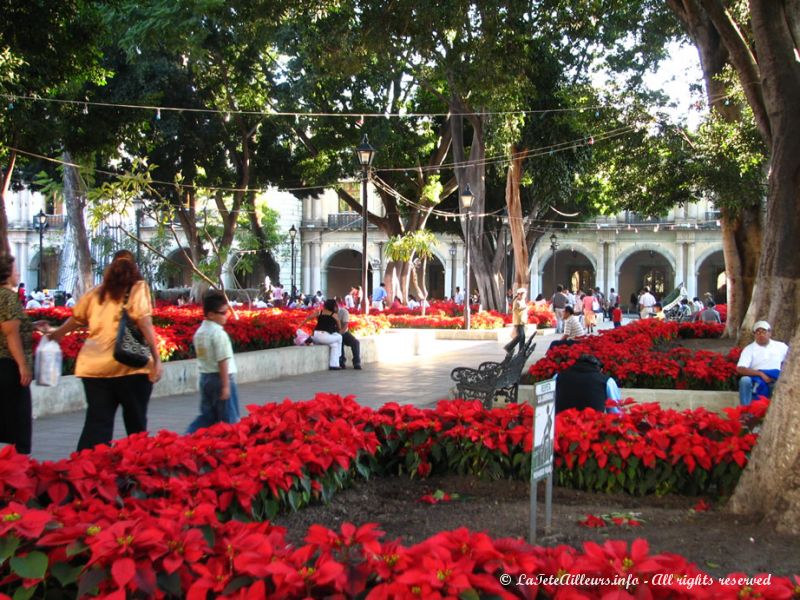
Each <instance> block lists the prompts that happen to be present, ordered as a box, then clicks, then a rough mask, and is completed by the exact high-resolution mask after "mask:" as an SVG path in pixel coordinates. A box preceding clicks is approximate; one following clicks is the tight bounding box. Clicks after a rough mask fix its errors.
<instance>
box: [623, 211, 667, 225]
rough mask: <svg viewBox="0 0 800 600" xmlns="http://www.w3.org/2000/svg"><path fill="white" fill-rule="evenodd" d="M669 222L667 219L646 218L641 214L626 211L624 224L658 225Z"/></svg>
mask: <svg viewBox="0 0 800 600" xmlns="http://www.w3.org/2000/svg"><path fill="white" fill-rule="evenodd" d="M667 222H669V221H668V219H667V218H666V217H646V216H644V215H640V214H639V213H636V212H632V211H626V212H625V221H624V223H626V224H628V225H656V224H657V223H667Z"/></svg>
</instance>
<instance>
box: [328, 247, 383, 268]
mask: <svg viewBox="0 0 800 600" xmlns="http://www.w3.org/2000/svg"><path fill="white" fill-rule="evenodd" d="M344 250H354V251H355V252H358V253H359V254H361V244H360V243H355V242H337V243H335V244H326V245H325V248H324V253H323V254H322V260H321V261H320V262H321V268H322V271H323V272H326V271H327V270H328V266H329V265H330V262H331V260H332V259H333V257H334V256H336V255H337V254H339V252H342V251H344ZM375 258H377V257H375ZM372 259H373V257H372V256H370V253H369V247H367V261H369V263H370V264H372Z"/></svg>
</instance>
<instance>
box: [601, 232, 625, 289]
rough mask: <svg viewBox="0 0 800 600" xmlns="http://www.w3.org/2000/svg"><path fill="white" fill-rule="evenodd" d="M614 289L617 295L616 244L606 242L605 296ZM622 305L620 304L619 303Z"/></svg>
mask: <svg viewBox="0 0 800 600" xmlns="http://www.w3.org/2000/svg"><path fill="white" fill-rule="evenodd" d="M611 288H614V289H615V290H616V291H617V293H618V294H619V273H617V242H608V265H607V267H606V289H605V290H603V291H604V292H605V293H606V296H607V295H608V293H609V292H610V291H611ZM620 304H622V303H620Z"/></svg>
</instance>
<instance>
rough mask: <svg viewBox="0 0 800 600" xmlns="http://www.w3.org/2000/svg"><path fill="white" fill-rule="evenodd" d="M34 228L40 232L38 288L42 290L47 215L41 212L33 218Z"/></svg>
mask: <svg viewBox="0 0 800 600" xmlns="http://www.w3.org/2000/svg"><path fill="white" fill-rule="evenodd" d="M33 227H34V229H36V231H38V232H39V268H38V270H37V272H36V288H37V289H42V263H43V262H44V251H43V241H44V239H43V238H44V230H45V229H47V215H46V214H44V211H43V210H39V214H38V215H36V216H35V217H33Z"/></svg>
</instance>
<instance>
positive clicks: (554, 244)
mask: <svg viewBox="0 0 800 600" xmlns="http://www.w3.org/2000/svg"><path fill="white" fill-rule="evenodd" d="M550 249H551V250H552V251H553V294H555V293H556V252H557V251H558V236H557V235H556V234H555V233H554V234H553V235H551V236H550Z"/></svg>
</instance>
